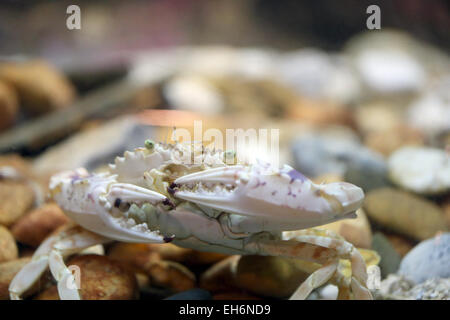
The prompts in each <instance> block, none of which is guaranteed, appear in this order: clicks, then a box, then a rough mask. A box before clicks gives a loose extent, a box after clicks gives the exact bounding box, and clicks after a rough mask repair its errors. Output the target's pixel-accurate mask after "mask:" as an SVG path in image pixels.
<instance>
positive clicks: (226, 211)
mask: <svg viewBox="0 0 450 320" xmlns="http://www.w3.org/2000/svg"><path fill="white" fill-rule="evenodd" d="M236 162H237V161H236V158H235V155H234V154H233V153H230V152H221V151H212V150H208V149H204V148H203V147H202V146H200V147H199V146H197V145H195V144H180V143H177V144H174V145H171V144H161V143H159V144H155V143H153V142H151V141H149V140H147V141H146V143H145V148H138V149H135V150H134V151H133V152H128V151H127V152H125V154H124V157H117V158H116V160H115V164H113V165H110V170H109V172H107V173H99V174H89V173H88V172H87V171H86V170H84V169H78V170H75V171H70V172H63V173H60V174H57V175H55V176H53V177H52V179H51V182H50V190H51V194H52V196H53V198H54V199H55V200H56V202H57V203H58V204H59V205H60V206H61V207H62V208H63V209H64V211H65V212H66V213H67V215H68V216H69V217H70V218H71V219H73V220H74V221H75V222H76V223H77V224H79V226H75V227H73V228H71V229H68V230H64V231H62V232H60V233H57V234H55V235H52V236H50V237H49V238H47V239H46V240H45V241H44V242H43V243H42V244H41V246H40V247H39V248H38V250H37V251H36V252H35V254H34V256H33V259H32V261H31V262H30V263H29V264H27V265H26V266H25V267H24V268H23V269H22V270H21V271H20V272H19V273H18V274H17V275H16V276H15V278H14V279H13V281H12V282H11V284H10V287H9V291H10V296H11V299H20V297H21V295H22V294H23V293H24V292H25V291H27V290H28V289H29V288H30V287H31V286H32V285H33V283H34V282H36V281H37V280H38V279H39V277H40V276H41V274H42V273H43V272H45V271H46V270H47V268H48V267H50V271H51V273H52V275H53V277H54V278H55V279H56V281H57V282H58V293H59V296H60V298H61V299H80V298H81V297H80V293H79V290H78V288H77V287H76V286H69V285H67V284H68V283H73V281H74V280H75V279H74V275H73V274H72V273H71V271H70V270H69V268H68V267H67V266H66V265H65V263H64V259H65V258H66V257H68V256H69V255H72V254H75V253H77V252H80V251H81V250H83V249H85V248H87V247H90V246H93V245H96V244H102V243H106V242H110V241H114V240H118V241H125V242H138V243H165V242H169V241H173V243H174V244H176V245H178V246H182V247H188V248H194V249H198V250H203V251H214V252H221V253H226V254H257V255H273V256H284V257H291V258H299V259H303V260H307V261H311V262H315V263H318V264H320V265H322V267H321V268H319V269H318V270H317V271H315V272H313V273H312V274H311V275H310V276H309V277H308V278H307V280H306V281H305V282H304V283H303V284H302V285H301V286H300V287H299V288H298V289H297V291H296V292H295V293H294V295H293V296H292V297H291V298H293V299H294V298H295V299H305V298H306V297H307V296H308V295H309V294H310V293H311V291H312V290H314V289H315V288H317V287H319V286H321V285H323V284H324V283H326V282H328V281H329V280H332V281H333V282H334V283H335V284H337V286H338V287H339V289H340V297H341V298H356V299H371V298H372V295H371V293H370V291H369V290H368V288H367V286H366V283H367V272H366V265H365V262H364V260H363V258H362V256H361V255H360V253H359V252H358V250H357V249H356V248H355V247H354V246H353V245H351V244H350V243H348V242H346V241H345V240H343V239H342V238H341V237H338V236H336V235H333V234H332V233H328V232H324V231H319V230H316V229H307V228H311V227H314V226H319V225H323V224H327V223H330V222H332V221H336V220H339V219H343V218H350V217H354V216H355V213H354V212H355V210H357V209H358V208H359V207H360V206H361V204H362V201H363V199H364V194H363V191H362V190H361V189H360V188H358V187H356V186H354V185H352V184H349V183H344V182H339V183H330V184H322V185H317V184H314V183H313V182H312V181H311V180H309V179H307V178H306V177H304V176H303V175H302V174H301V173H299V172H297V171H295V170H294V169H292V168H291V167H289V166H284V167H283V168H282V169H278V168H273V167H271V166H270V165H268V164H265V163H256V164H252V165H249V164H236ZM80 226H81V227H80ZM301 229H303V230H301ZM304 229H307V230H304ZM340 259H348V260H350V261H351V270H352V276H351V279H349V278H345V277H343V276H342V274H341V272H340V270H339V268H338V264H339V260H340Z"/></svg>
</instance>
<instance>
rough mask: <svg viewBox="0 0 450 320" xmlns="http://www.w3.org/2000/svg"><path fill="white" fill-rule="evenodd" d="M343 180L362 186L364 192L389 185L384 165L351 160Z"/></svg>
mask: <svg viewBox="0 0 450 320" xmlns="http://www.w3.org/2000/svg"><path fill="white" fill-rule="evenodd" d="M344 180H345V181H347V182H350V183H353V184H354V185H357V186H358V187H360V188H362V189H363V190H364V192H366V193H367V192H369V191H371V190H374V189H379V188H383V187H387V186H390V185H391V183H390V181H389V179H388V176H387V169H386V166H385V165H381V163H380V164H379V165H371V164H368V163H365V162H351V163H350V164H349V165H348V167H347V171H346V172H345V176H344Z"/></svg>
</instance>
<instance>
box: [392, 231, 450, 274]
mask: <svg viewBox="0 0 450 320" xmlns="http://www.w3.org/2000/svg"><path fill="white" fill-rule="evenodd" d="M449 266H450V233H448V232H447V233H442V234H438V235H437V236H435V237H434V238H431V239H428V240H425V241H422V242H421V243H419V244H418V245H417V246H416V247H414V249H412V250H411V251H410V252H409V253H408V254H407V255H406V256H405V257H404V258H403V260H402V262H401V264H400V269H399V271H398V273H399V274H401V275H404V276H405V277H407V278H408V279H411V280H412V281H414V282H415V283H422V282H424V281H425V280H428V279H432V278H450V268H449Z"/></svg>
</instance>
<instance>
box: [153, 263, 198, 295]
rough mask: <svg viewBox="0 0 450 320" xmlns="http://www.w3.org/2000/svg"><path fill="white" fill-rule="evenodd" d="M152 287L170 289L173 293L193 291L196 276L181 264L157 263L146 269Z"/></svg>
mask: <svg viewBox="0 0 450 320" xmlns="http://www.w3.org/2000/svg"><path fill="white" fill-rule="evenodd" d="M145 271H146V274H147V275H148V277H149V280H150V285H155V286H158V287H162V288H168V289H170V290H172V291H173V292H181V291H186V290H189V289H192V288H194V287H195V284H196V277H195V274H194V273H192V272H191V271H190V270H189V269H188V268H186V267H185V266H183V265H182V264H180V263H177V262H173V261H155V262H152V263H151V264H149V265H147V266H146V268H145Z"/></svg>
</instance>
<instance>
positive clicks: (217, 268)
mask: <svg viewBox="0 0 450 320" xmlns="http://www.w3.org/2000/svg"><path fill="white" fill-rule="evenodd" d="M240 259H241V256H237V255H234V256H230V257H228V258H226V259H224V260H222V261H219V262H217V263H215V264H214V265H212V266H211V267H210V268H208V269H207V270H206V271H205V272H203V273H202V275H201V277H200V287H201V288H203V289H206V290H208V291H210V292H223V291H230V290H231V291H236V288H237V286H236V284H235V282H234V272H235V270H236V267H237V264H238V262H239V260H240Z"/></svg>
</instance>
